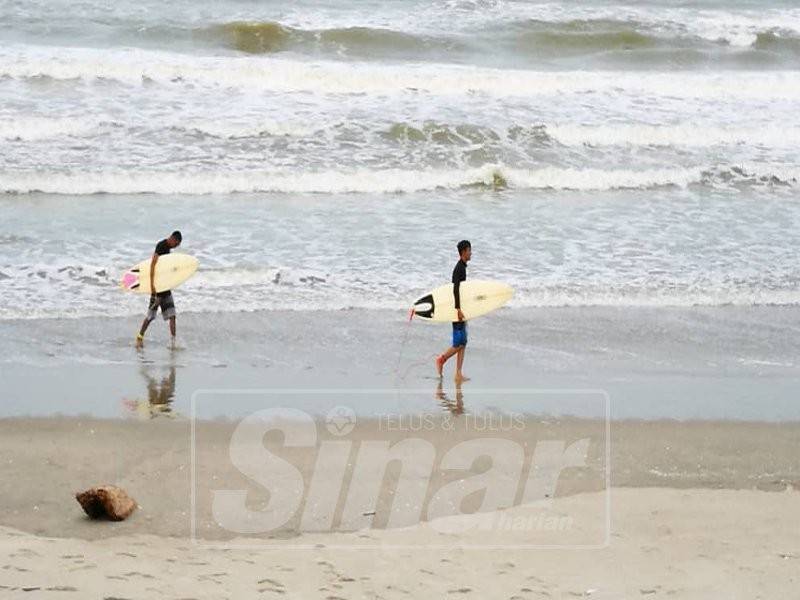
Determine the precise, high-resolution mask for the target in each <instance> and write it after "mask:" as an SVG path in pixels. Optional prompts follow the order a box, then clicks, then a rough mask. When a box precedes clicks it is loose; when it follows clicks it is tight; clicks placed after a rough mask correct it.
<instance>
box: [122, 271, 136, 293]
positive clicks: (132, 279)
mask: <svg viewBox="0 0 800 600" xmlns="http://www.w3.org/2000/svg"><path fill="white" fill-rule="evenodd" d="M137 281H139V276H138V275H135V274H133V273H125V275H123V276H122V287H124V288H125V289H128V290H129V289H131V286H132V285H133V284H134V283H136V282H137Z"/></svg>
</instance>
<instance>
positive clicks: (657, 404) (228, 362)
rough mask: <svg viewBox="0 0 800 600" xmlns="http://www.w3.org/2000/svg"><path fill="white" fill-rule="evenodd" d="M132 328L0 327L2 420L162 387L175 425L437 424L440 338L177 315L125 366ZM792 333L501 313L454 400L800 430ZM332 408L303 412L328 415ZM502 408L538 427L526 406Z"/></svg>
mask: <svg viewBox="0 0 800 600" xmlns="http://www.w3.org/2000/svg"><path fill="white" fill-rule="evenodd" d="M187 301H188V299H187ZM138 321H139V319H138V318H136V317H130V318H98V319H81V320H69V319H65V320H34V321H16V322H9V321H0V339H2V340H3V342H2V344H1V346H2V356H4V359H3V361H2V362H0V378H2V379H3V380H4V381H5V382H6V385H5V393H4V396H5V402H4V403H3V404H2V406H0V417H10V416H19V415H29V416H48V415H53V414H66V415H72V416H75V415H81V414H88V415H93V416H102V417H121V416H125V415H127V414H129V411H128V410H127V408H125V406H124V404H125V403H128V402H138V403H141V402H145V403H146V402H147V400H148V398H149V396H150V395H151V392H152V390H154V389H155V390H157V391H158V390H162V391H163V390H164V389H165V388H170V387H172V389H173V392H174V393H173V394H172V396H173V402H172V407H173V409H174V411H175V412H177V413H181V414H184V415H188V414H189V412H190V404H191V398H192V395H193V394H194V393H195V392H196V391H197V390H201V389H241V390H257V389H313V390H317V391H319V390H333V391H336V390H343V389H352V388H369V389H382V390H387V392H388V391H390V390H401V391H403V392H407V391H409V390H417V391H419V392H420V393H419V394H418V395H416V396H414V397H413V398H410V397H409V400H408V402H406V401H404V403H403V406H402V407H401V408H402V409H403V412H407V413H415V414H417V413H427V412H431V411H432V410H433V411H435V410H439V408H438V407H439V402H438V400H437V397H438V396H439V395H440V390H439V389H438V384H439V382H438V380H437V379H436V377H435V373H434V367H433V358H434V356H436V354H437V353H438V352H441V351H442V349H443V348H444V347H445V346H446V345H448V344H449V329H448V327H447V326H446V325H445V326H442V327H437V326H435V325H431V324H428V323H417V322H412V323H411V324H408V322H407V320H406V318H405V315H402V314H401V313H400V312H398V311H381V310H377V311H347V312H341V311H327V312H326V311H322V312H307V313H301V312H291V311H288V312H287V311H261V312H257V313H248V314H242V315H240V314H213V315H212V314H206V313H203V314H180V313H179V317H178V348H177V349H176V350H171V349H170V348H169V347H168V341H167V336H166V332H165V330H164V326H163V324H162V323H161V322H158V323H154V324H153V326H152V328H151V329H152V331H149V332H148V334H149V336H148V339H147V341H146V343H145V347H144V350H143V351H141V352H137V351H136V349H135V348H134V347H133V335H134V333H135V331H136V328H137V327H138V324H139V322H138ZM798 331H800V311H796V310H793V309H791V308H787V307H718V308H693V309H646V308H639V309H616V308H608V307H606V308H561V309H530V310H528V309H524V310H523V309H519V310H516V309H514V310H512V309H508V310H501V311H498V312H497V313H496V314H494V315H491V316H489V317H485V318H482V319H480V320H479V321H476V323H475V325H474V326H473V327H472V328H471V330H470V345H469V347H468V350H467V356H466V363H465V372H466V373H467V375H469V376H470V377H471V378H472V380H471V381H469V382H467V383H465V384H464V385H463V386H462V389H461V392H460V393H462V394H463V404H464V406H465V407H466V410H467V411H468V412H476V413H477V412H487V411H491V410H495V409H497V408H498V405H497V403H495V402H493V401H492V399H491V398H485V397H484V396H483V391H484V390H486V389H509V390H546V389H550V390H554V389H568V390H576V389H597V390H601V391H603V392H605V393H607V394H608V396H609V397H610V399H611V408H612V417H613V418H614V419H629V418H641V419H659V418H671V419H682V420H696V419H710V420H714V419H721V420H742V421H760V420H764V421H798V420H800V406H798V404H797V402H796V396H797V394H796V390H797V386H798V384H800V362H797V361H795V359H794V357H795V356H797V355H798V353H800V341H798V340H800V338H798V337H797V336H796V332H798ZM309 341H310V342H309ZM442 391H443V392H444V394H445V395H446V396H447V397H448V398H450V399H451V400H453V399H454V398H455V396H456V395H458V394H459V391H458V389H457V388H456V386H454V384H453V382H452V365H447V367H446V373H445V378H444V380H443V390H442ZM157 393H159V392H157ZM332 402H333V400H332V399H324V400H321V399H320V398H316V399H314V398H306V399H304V400H303V401H302V402H301V403H300V405H299V406H300V407H301V408H303V409H304V410H308V411H310V412H312V413H314V414H325V413H326V412H327V411H328V410H329V409H330V408H331V406H333V404H332ZM532 406H533V409H532V408H531V407H532ZM352 407H353V408H354V410H356V412H357V413H358V414H360V415H365V416H370V415H375V414H385V413H386V412H389V411H392V410H396V409H397V408H398V405H397V402H396V401H395V400H394V399H391V398H390V399H386V400H382V401H380V402H372V403H370V402H363V403H360V404H359V403H355V402H354V403H353V404H352ZM499 407H500V409H501V410H503V411H509V412H519V413H526V412H536V403H535V402H534V401H533V400H529V401H521V400H519V399H518V401H513V399H509V401H508V403H507V404H504V403H501V404H500V405H499ZM220 414H221V415H225V414H226V413H225V411H224V410H222V411H221V413H220ZM579 414H581V413H579ZM228 416H231V417H236V416H237V413H236V412H235V411H231V412H230V413H228Z"/></svg>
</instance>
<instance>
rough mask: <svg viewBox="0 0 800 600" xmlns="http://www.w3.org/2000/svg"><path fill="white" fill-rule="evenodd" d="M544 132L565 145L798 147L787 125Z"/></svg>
mask: <svg viewBox="0 0 800 600" xmlns="http://www.w3.org/2000/svg"><path fill="white" fill-rule="evenodd" d="M546 131H547V134H548V135H550V136H551V137H553V138H554V139H555V140H556V141H558V142H560V143H562V144H565V145H568V146H580V145H584V144H588V145H592V146H621V145H635V146H675V147H680V146H684V147H701V148H703V147H708V146H717V145H737V144H746V145H749V146H768V147H773V148H786V147H790V148H794V147H800V128H797V127H792V126H787V125H780V124H774V125H767V126H762V127H720V126H713V125H709V124H707V123H685V124H680V125H646V124H634V123H617V124H613V125H577V124H563V125H548V126H547V128H546Z"/></svg>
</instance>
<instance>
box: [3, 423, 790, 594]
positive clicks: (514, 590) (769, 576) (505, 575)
mask: <svg viewBox="0 0 800 600" xmlns="http://www.w3.org/2000/svg"><path fill="white" fill-rule="evenodd" d="M233 426H234V425H233V424H232V423H229V422H208V423H201V424H199V429H198V431H199V432H200V433H202V435H201V436H200V437H199V438H198V439H202V440H203V441H202V443H201V445H202V447H201V448H199V450H198V451H199V454H198V455H197V456H199V457H200V458H201V459H202V460H200V461H199V463H198V466H199V468H198V474H199V476H198V481H197V488H196V489H197V495H198V503H197V510H198V512H197V534H198V537H197V538H196V539H194V540H193V539H192V538H191V528H190V517H189V513H190V502H189V498H190V495H191V494H190V488H191V485H190V477H189V472H190V468H189V465H190V462H191V461H190V458H191V456H190V452H189V450H190V448H189V437H188V433H189V424H188V423H187V422H185V421H180V420H169V421H158V420H156V421H148V422H140V421H134V420H128V421H122V420H99V419H90V418H85V419H68V418H60V419H59V418H48V419H29V418H18V419H4V420H2V421H0V433H2V435H0V450H1V451H2V456H3V457H4V460H3V461H2V464H0V482H1V483H0V486H2V490H1V491H2V498H3V511H2V513H1V514H0V586H2V587H0V590H2V592H3V596H4V597H11V598H17V597H25V598H31V597H44V598H46V597H75V598H128V599H134V598H198V599H199V598H255V597H266V598H268V597H285V598H312V597H320V598H331V599H335V598H387V599H391V598H402V597H416V598H441V597H450V596H453V597H476V598H575V597H591V598H659V597H668V598H703V599H706V598H743V599H744V598H778V597H788V595H790V594H791V593H792V592H793V591H794V590H795V589H796V586H797V583H798V576H797V573H798V572H800V569H798V565H800V525H799V524H800V496H799V495H798V491H796V490H798V489H800V466H798V463H797V460H796V447H797V446H796V440H797V439H798V437H799V435H798V434H800V425H798V424H794V423H783V424H779V423H774V424H769V423H747V422H710V421H708V422H702V421H698V422H674V421H658V422H637V421H629V422H619V423H614V424H613V426H612V432H613V444H612V447H611V466H612V474H611V475H612V476H611V480H612V484H613V487H612V488H611V492H610V531H608V532H606V531H605V526H606V521H605V513H604V508H605V506H606V505H605V501H606V493H605V491H604V490H603V488H604V485H603V484H604V480H603V477H602V476H601V474H602V472H603V461H604V455H603V453H602V452H592V451H590V452H589V455H588V460H587V468H586V469H584V470H575V471H570V470H566V471H564V472H562V475H561V478H560V480H559V482H558V487H557V490H556V492H557V493H556V494H555V496H556V497H555V498H554V499H553V500H552V502H551V503H550V505H549V508H548V511H549V512H548V513H547V514H549V515H561V516H565V517H568V518H569V521H570V529H569V531H567V530H564V531H560V530H557V531H551V532H550V535H543V534H542V531H540V530H537V527H536V526H535V523H536V521H535V519H536V518H537V517H536V515H541V514H542V513H541V510H540V509H539V508H538V507H537V506H536V505H535V504H522V505H517V506H513V507H511V508H509V509H507V510H503V511H498V512H483V513H476V514H475V515H472V516H469V517H467V520H466V521H463V522H461V523H460V526H461V528H460V529H457V530H454V529H453V528H452V527H451V526H449V525H448V522H447V521H443V520H441V519H433V520H429V521H423V522H419V523H416V524H414V525H412V526H409V527H396V528H385V527H382V526H381V527H373V528H364V529H359V530H354V531H341V530H334V531H332V532H315V531H305V530H302V528H299V527H297V523H296V522H290V523H289V524H288V525H287V526H286V527H284V528H283V529H281V530H280V531H277V532H274V534H271V535H269V536H261V537H243V536H237V535H235V534H232V533H231V532H225V531H221V530H220V528H219V527H215V526H214V523H213V519H212V516H211V514H210V512H209V509H208V506H207V502H205V500H204V498H206V496H207V495H208V493H209V492H210V490H211V489H212V488H218V487H222V488H224V487H229V486H230V484H232V483H235V482H236V479H235V474H232V473H231V472H230V470H229V469H227V470H226V468H225V464H224V463H225V461H226V460H229V455H228V454H227V452H226V445H225V444H226V443H227V440H228V439H229V438H230V434H231V431H232V428H233ZM376 426H377V425H376V422H375V421H369V420H364V421H363V422H361V423H360V424H359V426H358V427H357V428H356V429H355V430H354V431H353V432H352V434H351V437H352V438H354V439H356V440H360V441H364V440H369V439H371V438H374V437H375V436H376V435H377V432H376ZM526 427H527V428H528V429H527V433H526V434H525V435H530V436H533V437H538V438H541V437H543V436H544V435H545V433H544V432H545V431H547V430H552V429H553V428H554V427H557V428H558V436H559V437H561V438H563V439H566V440H567V441H569V440H572V439H578V438H582V437H587V436H588V437H592V436H593V435H595V434H596V433H597V423H594V422H592V421H586V420H574V421H569V420H564V421H563V422H561V423H552V422H542V421H541V420H535V419H531V420H530V421H529V422H528V423H526ZM382 435H384V436H385V437H387V438H388V439H390V440H392V441H396V440H397V439H400V438H401V437H402V436H403V435H407V433H405V434H404V433H402V432H397V433H394V434H388V433H386V432H383V434H382ZM421 435H422V436H423V437H426V439H428V440H429V441H430V442H431V443H433V444H434V445H435V446H436V448H437V451H438V450H439V449H442V448H445V447H447V446H448V444H452V443H453V442H457V441H458V440H460V439H462V438H463V437H464V435H465V434H464V432H461V433H460V434H459V433H456V434H453V435H452V436H451V437H448V436H443V435H442V434H441V432H438V431H437V432H432V433H427V434H424V435H423V434H421ZM522 435H523V434H522V433H521V432H520V431H517V432H508V433H507V437H508V439H510V440H514V439H521V437H520V436H522ZM393 436H394V437H393ZM323 441H324V440H323ZM265 443H266V445H267V447H270V445H273V446H275V445H276V444H277V445H280V441H279V440H278V441H276V440H274V439H270V438H268V439H267V441H266V442H265ZM287 456H290V455H289V454H287ZM291 458H293V460H294V462H295V463H296V464H298V465H300V467H301V470H302V471H303V473H304V475H305V474H307V469H310V466H311V464H313V463H312V462H309V461H308V460H307V458H306V457H304V456H303V455H301V454H296V455H294V456H291ZM203 473H206V475H207V476H203V475H202V474H203ZM239 475H241V474H239ZM103 482H106V483H116V484H119V485H121V486H123V487H125V488H126V489H127V490H128V491H129V492H130V493H131V494H132V495H133V496H134V497H135V498H136V499H137V501H138V502H139V504H140V506H141V507H140V509H139V510H138V511H137V512H136V513H134V515H133V516H132V517H131V518H130V519H129V520H127V521H125V522H122V523H109V522H92V521H89V520H88V519H86V517H85V516H84V515H83V514H82V512H81V511H80V508H79V506H78V505H77V503H75V501H74V500H73V498H72V495H71V494H72V493H73V492H74V491H77V490H79V489H81V488H83V487H85V486H88V485H92V484H96V483H103ZM384 483H385V484H386V485H390V484H391V483H392V477H388V478H387V480H386V481H385V482H384ZM433 483H434V484H435V485H439V484H440V483H441V481H437V480H436V478H434V480H433ZM467 504H469V503H467ZM467 508H469V507H468V506H467ZM385 510H386V507H385V506H384V505H383V504H381V503H379V504H378V505H377V511H376V517H375V518H376V521H380V520H381V518H382V517H383V518H385V515H383V513H384V512H385ZM487 523H488V524H489V525H487ZM531 523H534V526H532V525H531ZM540 529H541V528H540ZM607 533H608V534H609V535H608V537H606V534H607ZM606 542H607V543H606ZM548 543H550V544H551V545H552V544H555V545H559V543H562V544H561V545H575V546H578V545H581V544H582V543H583V544H584V545H590V546H592V547H593V548H594V549H575V548H566V549H552V548H549V549H541V548H540V549H531V548H525V546H530V545H532V544H533V545H541V544H548ZM596 546H599V547H596ZM26 590H27V591H26Z"/></svg>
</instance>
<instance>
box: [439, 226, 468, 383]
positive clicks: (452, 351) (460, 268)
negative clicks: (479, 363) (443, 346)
mask: <svg viewBox="0 0 800 600" xmlns="http://www.w3.org/2000/svg"><path fill="white" fill-rule="evenodd" d="M456 247H457V248H458V256H459V258H458V262H457V263H456V266H455V268H454V269H453V298H454V300H455V305H456V315H457V316H458V321H453V345H452V346H451V347H450V348H448V349H447V350H445V352H444V354H441V355H440V356H437V357H436V372H437V373H438V374H439V377H441V376H442V369H444V363H446V362H447V361H448V360H449V359H450V357H452V356H454V355H456V356H457V357H458V358H457V359H456V377H455V379H456V381H458V382H461V381H467V380H468V379H469V378H468V377H464V374H463V373H462V372H461V368H462V367H463V366H464V352H465V351H466V349H467V322H466V321H465V320H464V313H462V312H461V293H460V288H461V282H462V281H465V280H466V279H467V263H468V262H469V260H470V259H471V258H472V245H471V244H470V243H469V241H468V240H461V241H460V242H458V245H457V246H456Z"/></svg>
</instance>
